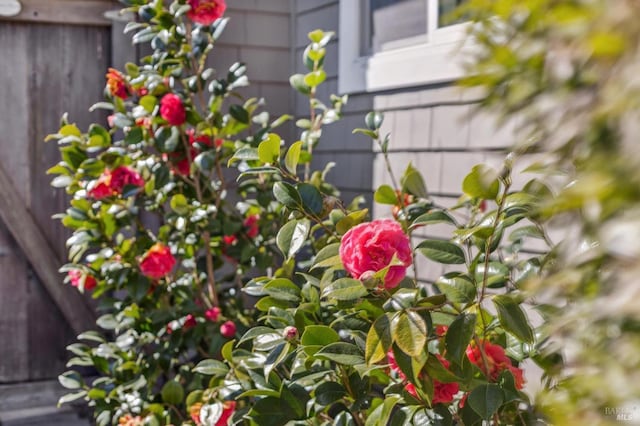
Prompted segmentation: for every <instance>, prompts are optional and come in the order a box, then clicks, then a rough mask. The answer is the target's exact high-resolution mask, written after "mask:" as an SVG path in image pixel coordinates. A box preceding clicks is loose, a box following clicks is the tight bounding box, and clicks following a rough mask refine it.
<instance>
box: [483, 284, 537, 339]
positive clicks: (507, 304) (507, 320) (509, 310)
mask: <svg viewBox="0 0 640 426" xmlns="http://www.w3.org/2000/svg"><path fill="white" fill-rule="evenodd" d="M492 300H493V304H494V305H495V306H496V309H497V311H498V319H499V320H500V325H501V326H502V328H504V329H505V330H506V331H508V332H509V333H511V334H513V335H514V336H516V337H517V338H518V339H520V340H522V341H524V342H527V343H532V342H533V331H532V329H531V326H530V325H529V321H528V320H527V317H526V315H525V313H524V311H523V310H522V308H521V307H520V305H519V304H518V303H517V302H516V301H515V300H514V299H513V298H512V297H511V296H508V295H496V296H494V297H493V299H492Z"/></svg>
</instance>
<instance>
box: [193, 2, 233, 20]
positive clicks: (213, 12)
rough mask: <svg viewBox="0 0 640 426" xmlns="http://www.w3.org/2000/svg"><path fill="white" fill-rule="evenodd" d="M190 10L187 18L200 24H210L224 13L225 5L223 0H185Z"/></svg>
mask: <svg viewBox="0 0 640 426" xmlns="http://www.w3.org/2000/svg"><path fill="white" fill-rule="evenodd" d="M187 3H189V6H191V10H190V11H188V12H187V18H189V19H191V20H192V21H193V22H195V23H198V24H202V25H211V24H213V23H214V22H215V21H216V19H218V18H220V17H221V16H222V15H224V11H225V9H226V8H227V5H226V3H225V1H224V0H187Z"/></svg>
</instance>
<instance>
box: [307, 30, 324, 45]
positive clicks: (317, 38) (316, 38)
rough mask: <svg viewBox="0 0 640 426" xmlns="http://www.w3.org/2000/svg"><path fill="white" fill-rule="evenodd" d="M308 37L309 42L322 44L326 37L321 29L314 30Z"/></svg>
mask: <svg viewBox="0 0 640 426" xmlns="http://www.w3.org/2000/svg"><path fill="white" fill-rule="evenodd" d="M307 37H309V40H311V41H312V42H314V43H320V42H321V41H322V38H323V37H324V31H322V30H320V29H317V30H313V31H311V32H310V33H309V34H307Z"/></svg>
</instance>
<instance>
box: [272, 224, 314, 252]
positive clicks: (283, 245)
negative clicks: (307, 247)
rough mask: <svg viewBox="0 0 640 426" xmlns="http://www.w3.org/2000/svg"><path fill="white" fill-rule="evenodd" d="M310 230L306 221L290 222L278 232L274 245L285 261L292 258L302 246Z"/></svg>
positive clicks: (309, 225)
mask: <svg viewBox="0 0 640 426" xmlns="http://www.w3.org/2000/svg"><path fill="white" fill-rule="evenodd" d="M310 229H311V222H309V221H308V220H307V219H301V220H291V221H289V222H287V223H286V224H285V225H284V226H283V227H282V228H281V229H280V231H278V235H277V237H276V244H277V245H278V248H279V249H280V251H281V252H282V254H284V256H285V257H286V258H287V259H290V258H292V257H293V256H294V255H295V254H296V253H297V252H298V250H300V249H301V248H302V246H304V243H305V242H306V241H307V236H308V235H309V230H310Z"/></svg>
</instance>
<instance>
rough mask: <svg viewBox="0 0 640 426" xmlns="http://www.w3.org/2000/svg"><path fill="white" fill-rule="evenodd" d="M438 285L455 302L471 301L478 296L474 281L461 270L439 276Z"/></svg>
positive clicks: (448, 298)
mask: <svg viewBox="0 0 640 426" xmlns="http://www.w3.org/2000/svg"><path fill="white" fill-rule="evenodd" d="M436 286H437V287H438V290H440V291H441V292H442V293H443V294H445V295H446V296H447V300H449V301H451V302H453V303H465V304H466V303H471V302H473V301H474V300H475V298H476V296H477V292H476V287H475V285H474V284H473V281H472V280H471V279H470V278H469V277H468V276H466V275H464V274H462V273H459V272H449V273H447V274H445V275H443V276H442V277H440V278H438V280H437V281H436Z"/></svg>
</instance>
